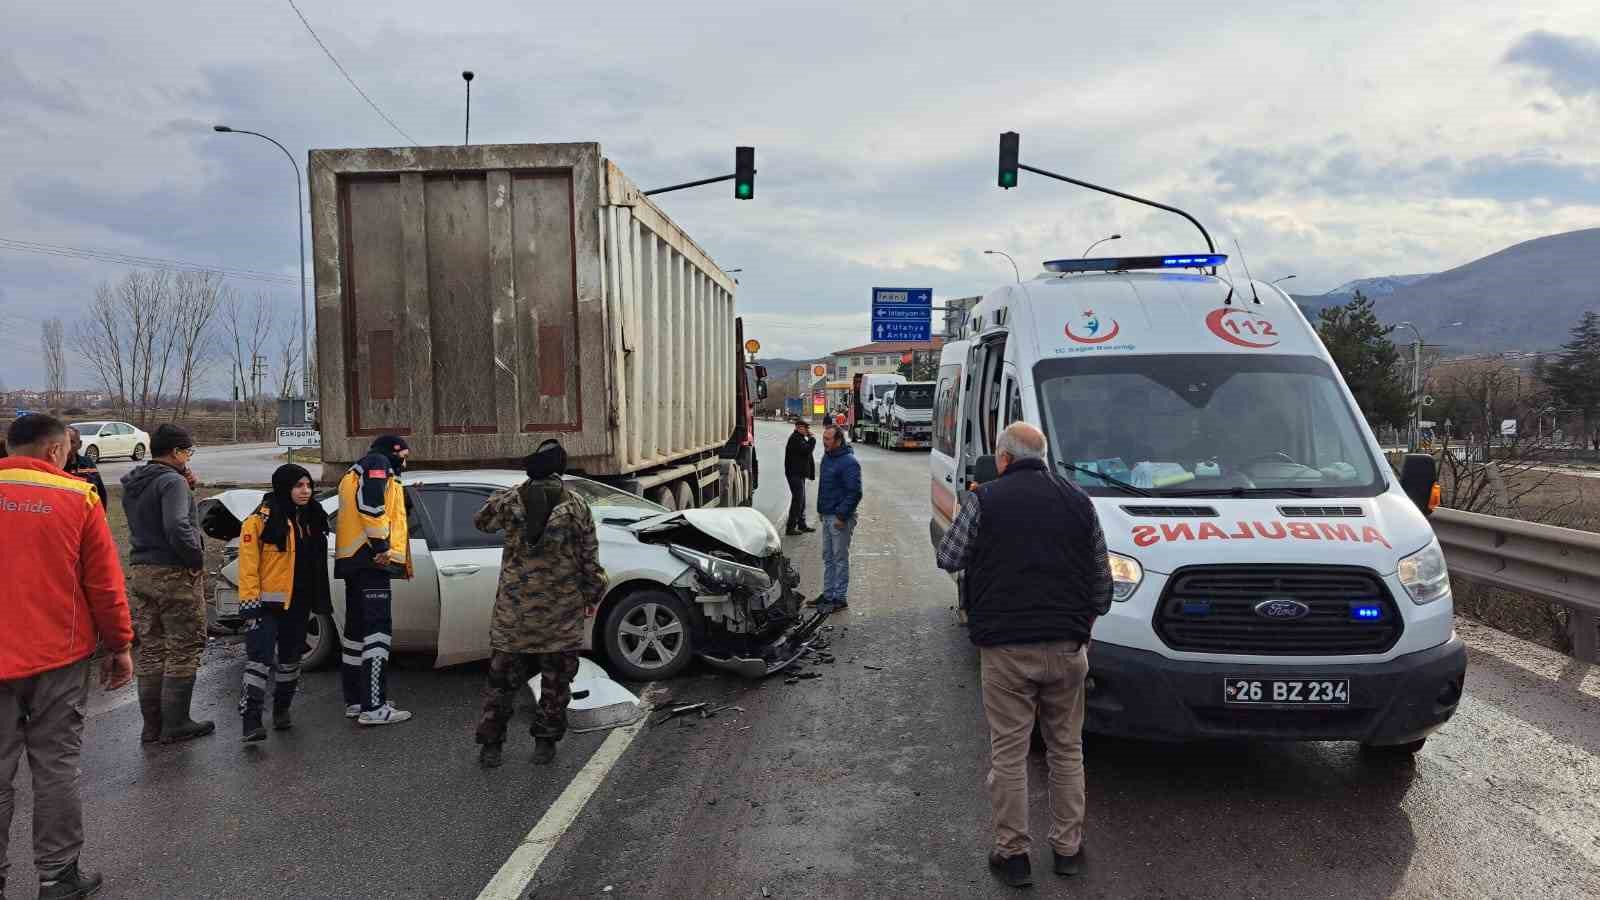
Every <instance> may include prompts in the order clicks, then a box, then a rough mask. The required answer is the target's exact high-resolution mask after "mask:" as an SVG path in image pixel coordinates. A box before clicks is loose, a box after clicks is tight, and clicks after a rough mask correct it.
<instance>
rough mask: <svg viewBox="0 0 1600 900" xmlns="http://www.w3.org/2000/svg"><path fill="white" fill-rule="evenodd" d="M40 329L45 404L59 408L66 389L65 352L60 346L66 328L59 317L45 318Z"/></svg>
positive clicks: (52, 407)
mask: <svg viewBox="0 0 1600 900" xmlns="http://www.w3.org/2000/svg"><path fill="white" fill-rule="evenodd" d="M40 330H41V331H42V332H43V334H42V335H41V338H40V343H41V344H42V345H43V347H44V373H45V385H46V387H45V396H46V400H45V405H46V406H48V407H49V408H51V409H59V408H60V407H61V405H62V395H63V394H65V393H66V390H67V353H66V349H65V348H64V347H63V346H62V342H63V339H64V338H65V332H66V329H65V328H64V327H63V326H62V324H61V320H60V319H46V320H44V322H43V323H41V324H40Z"/></svg>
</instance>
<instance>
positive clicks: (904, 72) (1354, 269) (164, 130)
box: [0, 0, 1600, 391]
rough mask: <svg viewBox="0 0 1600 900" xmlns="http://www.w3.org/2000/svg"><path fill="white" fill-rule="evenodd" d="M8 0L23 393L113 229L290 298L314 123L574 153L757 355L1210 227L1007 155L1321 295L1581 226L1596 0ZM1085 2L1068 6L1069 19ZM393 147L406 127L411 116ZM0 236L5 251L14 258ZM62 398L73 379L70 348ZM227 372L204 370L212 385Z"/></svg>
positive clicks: (9, 218)
mask: <svg viewBox="0 0 1600 900" xmlns="http://www.w3.org/2000/svg"><path fill="white" fill-rule="evenodd" d="M296 2H297V3H298V4H299V7H300V10H301V11H302V12H303V13H304V14H305V17H306V19H307V20H309V22H310V23H311V25H312V27H314V28H315V29H316V32H317V34H318V35H319V36H320V37H321V39H322V41H323V42H324V43H325V44H326V45H327V47H328V49H329V50H330V51H331V52H332V54H333V55H334V56H336V57H337V58H338V60H339V61H340V62H341V63H342V64H343V65H344V67H345V69H347V70H348V71H349V73H350V74H351V75H352V76H353V77H354V79H355V80H356V82H357V83H358V84H359V85H360V86H361V87H362V89H364V90H365V91H366V93H367V94H368V95H369V96H370V97H371V98H372V99H373V101H375V102H376V104H377V105H378V106H379V107H381V109H382V110H383V112H384V113H386V114H387V115H388V116H389V117H390V118H391V119H393V121H394V123H395V125H396V126H398V130H397V129H396V128H395V127H391V125H390V124H389V123H387V122H385V120H384V119H383V118H382V117H380V115H379V114H378V113H377V112H375V111H374V110H373V108H372V107H371V106H369V105H368V104H367V103H366V101H364V100H363V99H362V98H361V96H360V95H359V94H357V92H356V91H355V90H354V89H352V88H351V86H350V85H349V84H348V83H347V82H346V81H345V80H344V78H343V77H342V76H341V75H340V73H339V71H338V69H336V68H335V66H334V64H333V63H332V62H330V61H329V59H328V57H327V56H325V55H324V53H323V51H322V49H321V48H319V47H318V45H317V43H316V42H315V41H314V40H313V39H312V36H311V35H310V34H309V33H308V32H307V30H306V28H305V26H303V25H302V24H301V21H300V19H299V18H297V16H296V14H295V10H294V9H293V8H291V6H290V3H289V2H288V0H256V2H251V3H227V2H224V3H207V4H198V3H192V2H171V0H142V2H139V3H127V2H120V0H119V2H113V0H96V2H93V3H63V4H20V5H14V6H13V7H12V8H11V9H9V10H8V12H7V23H6V25H7V27H6V29H5V32H4V33H3V34H0V148H3V149H0V162H3V165H0V381H4V382H5V383H6V384H7V385H9V386H11V387H17V386H23V385H38V384H40V383H41V382H42V367H41V366H40V365H38V364H37V361H36V356H37V347H38V344H39V341H38V333H39V323H40V321H41V320H42V319H44V318H46V317H47V316H51V315H57V316H61V317H62V318H64V319H66V320H67V321H68V322H69V323H70V322H71V321H72V320H74V319H76V318H78V317H80V316H81V315H82V313H83V311H84V308H85V306H86V304H87V301H88V299H89V298H90V297H91V296H92V294H93V290H94V287H95V285H96V284H97V283H99V282H101V281H104V280H107V279H114V278H117V277H119V276H120V275H121V274H122V272H124V271H125V269H123V268H122V267H119V266H117V265H114V264H110V263H105V262H95V261H85V260H79V259H72V258H64V257H60V256H53V255H47V254H39V253H27V252H17V251H16V250H13V249H7V248H6V245H5V244H4V243H3V241H4V240H6V239H9V240H11V241H17V240H23V241H33V242H40V243H46V244H50V245H53V246H62V247H73V248H88V249H92V250H97V251H99V250H109V251H115V252H119V253H124V254H135V255H140V256H147V257H158V258H162V259H172V260H182V261H186V262H191V263H199V264H203V265H207V266H216V267H221V268H225V269H230V270H251V271H257V272H268V273H276V274H278V275H280V276H288V277H287V278H282V279H280V280H278V281H258V280H249V279H235V280H234V281H233V282H232V283H233V285H234V286H235V288H236V289H238V290H240V291H241V292H244V293H246V294H253V293H254V292H256V291H265V292H267V294H268V296H269V298H270V302H272V303H274V304H276V305H278V306H279V307H281V309H282V311H283V314H284V315H285V316H286V317H292V315H293V314H294V311H295V310H297V309H298V294H297V293H296V292H295V288H294V287H293V276H294V275H296V274H297V261H296V259H295V253H296V243H295V232H294V227H293V226H294V202H293V197H292V187H291V178H292V175H291V173H290V170H289V167H288V164H287V161H286V160H285V159H284V158H283V157H282V155H281V154H279V152H278V151H277V150H276V149H274V148H273V147H272V146H270V145H268V144H266V143H264V142H261V141H258V140H256V139H254V138H249V137H242V136H222V135H216V134H213V133H212V132H211V130H210V126H211V124H213V123H216V122H222V123H226V124H229V125H232V126H235V127H238V128H250V129H253V130H256V131H261V132H264V133H267V134H270V135H272V136H274V137H276V138H277V139H278V140H279V141H281V142H282V143H283V144H284V145H286V146H287V147H288V148H289V149H290V150H291V151H292V152H294V153H295V155H296V156H297V157H299V158H300V159H301V160H302V161H303V160H304V153H305V151H306V149H308V148H311V147H350V146H393V145H397V144H409V143H411V142H412V141H413V140H414V141H415V142H417V143H421V144H424V145H429V144H445V143H452V142H455V141H458V140H460V138H461V127H462V82H461V78H460V75H459V73H460V71H461V70H462V69H463V68H471V69H473V70H475V71H476V72H477V75H478V77H477V80H476V81H475V82H474V83H473V108H472V139H473V142H474V143H480V142H482V143H488V142H527V141H565V140H598V141H599V142H600V143H601V146H602V148H603V150H604V151H605V153H606V155H608V156H609V157H610V158H612V159H613V160H615V161H616V162H617V163H618V164H619V165H620V166H622V168H623V169H624V170H625V171H626V172H628V173H629V174H630V175H631V176H632V177H633V179H634V180H635V181H636V182H637V183H639V184H641V185H645V186H649V185H654V184H663V183H670V182H673V181H679V180H686V179H689V178H694V177H700V176H704V175H708V174H716V173H720V172H723V171H727V170H729V169H731V157H732V148H733V146H734V145H735V144H753V145H755V146H756V147H757V163H758V166H759V168H760V175H759V176H758V179H757V197H756V199H755V200H754V201H752V202H736V201H733V200H732V199H730V198H729V196H728V193H729V192H728V191H727V190H726V189H725V187H726V186H724V185H718V186H715V187H712V188H706V189H701V190H699V191H687V192H683V193H678V194H673V195H669V196H666V197H663V198H660V199H661V200H662V201H663V202H662V205H663V206H664V207H665V208H666V209H667V211H668V212H669V213H670V214H671V215H672V216H673V217H674V218H675V219H676V220H677V221H678V222H679V223H680V224H682V225H683V226H684V227H685V228H686V229H687V230H688V231H689V232H690V233H691V234H692V235H693V236H694V237H695V239H696V240H697V241H698V242H699V243H700V244H701V245H702V246H703V247H705V248H706V249H707V250H708V251H709V252H710V253H711V254H712V255H713V256H714V257H715V258H716V259H717V261H718V262H719V263H720V264H722V265H723V266H724V267H740V268H743V269H744V274H743V275H741V276H740V277H741V280H742V284H741V287H740V293H739V307H740V309H741V311H742V312H743V313H744V314H745V315H746V316H748V318H749V321H750V323H751V328H750V330H751V331H752V332H753V333H754V334H755V335H756V336H758V337H760V339H761V340H762V342H763V344H764V345H765V347H764V350H763V355H769V354H770V355H773V356H791V357H802V356H813V355H818V354H822V353H825V352H827V351H830V350H834V349H838V348H840V347H843V346H848V345H851V344H855V343H859V342H863V341H865V340H866V339H867V313H866V310H867V307H868V304H869V295H870V289H871V288H872V286H874V285H894V286H916V287H931V288H933V289H934V290H935V291H936V293H937V294H938V295H939V296H962V295H967V294H975V293H981V292H983V291H984V290H987V289H988V288H990V287H992V286H994V285H995V284H997V283H999V282H1001V281H1003V280H1006V279H1009V278H1010V277H1011V271H1010V266H1009V264H1007V263H1006V262H1005V261H1004V260H1003V259H1000V258H999V257H994V256H984V255H983V253H982V251H983V250H985V249H991V248H992V249H999V250H1005V251H1007V252H1009V253H1011V254H1013V255H1014V256H1015V257H1016V258H1017V260H1018V262H1019V263H1020V264H1022V265H1023V267H1024V272H1025V273H1026V272H1027V271H1028V270H1030V269H1031V270H1036V269H1037V263H1038V262H1039V261H1040V260H1043V259H1048V258H1055V257H1061V256H1075V255H1077V254H1079V253H1081V252H1082V251H1083V249H1084V247H1085V246H1086V245H1087V244H1089V243H1090V242H1091V241H1093V240H1095V239H1097V238H1099V237H1103V236H1105V235H1107V234H1110V233H1112V232H1120V233H1122V234H1123V235H1125V238H1124V239H1123V240H1122V241H1120V242H1117V243H1114V244H1110V245H1106V246H1104V247H1102V249H1103V250H1108V251H1109V250H1113V249H1114V250H1115V251H1116V252H1121V253H1139V252H1150V253H1157V252H1171V251H1192V250H1196V249H1201V247H1200V239H1199V235H1198V234H1197V233H1196V232H1194V231H1193V229H1192V228H1190V227H1189V226H1188V225H1186V224H1185V223H1184V222H1182V221H1181V220H1179V219H1176V218H1175V217H1172V216H1168V215H1166V214H1163V213H1159V212H1154V211H1149V210H1146V209H1145V208H1143V207H1139V206H1135V205H1132V204H1127V203H1124V202H1121V201H1116V200H1113V199H1111V198H1106V197H1102V196H1099V195H1095V194H1091V193H1087V192H1084V191H1081V190H1079V189H1076V188H1072V187H1070V186H1067V185H1063V184H1060V183H1056V182H1050V181H1047V180H1045V179H1043V178H1040V177H1038V176H1033V175H1029V174H1028V173H1023V175H1022V183H1021V186H1020V187H1019V189H1017V190H1013V191H1009V192H1006V191H1001V190H999V189H998V188H997V187H996V186H995V155H996V143H997V135H998V133H999V132H1001V131H1005V130H1016V131H1019V132H1021V133H1022V159H1023V161H1024V162H1026V163H1030V164H1032V165H1035V166H1039V167H1041V168H1046V169H1052V170H1055V171H1059V172H1063V173H1067V174H1071V175H1074V176H1076V177H1079V178H1082V179H1085V180H1088V181H1094V182H1098V183H1101V184H1107V185H1111V186H1115V187H1119V188H1121V189H1123V190H1127V191H1130V192H1133V193H1137V194H1141V195H1144V196H1147V197H1151V198H1154V199H1159V200H1163V201H1165V202H1169V203H1173V204H1176V205H1178V206H1182V207H1184V208H1187V209H1189V210H1190V211H1191V212H1193V213H1194V214H1196V215H1197V216H1199V217H1200V219H1201V220H1202V221H1204V222H1206V223H1207V225H1208V227H1210V229H1211V230H1212V232H1213V234H1215V235H1217V236H1218V237H1219V243H1221V244H1222V245H1223V246H1222V247H1220V248H1219V249H1222V250H1224V251H1227V252H1234V248H1233V244H1234V241H1235V240H1237V241H1239V242H1240V243H1241V244H1242V245H1243V247H1244V250H1245V252H1246V254H1247V258H1248V261H1249V264H1250V267H1251V269H1252V271H1253V273H1254V274H1255V275H1256V276H1257V277H1263V278H1275V277H1278V276H1281V275H1284V274H1289V273H1297V274H1298V276H1299V277H1298V280H1297V281H1296V282H1295V285H1294V286H1295V287H1296V289H1297V291H1298V292H1301V293H1314V292H1317V291H1321V290H1325V289H1327V288H1331V287H1334V286H1336V285H1338V284H1339V283H1341V282H1343V281H1345V280H1348V279H1350V278H1355V277H1362V276H1369V275H1380V274H1394V273H1402V272H1406V273H1409V272H1427V271H1436V270H1440V269H1444V268H1449V267H1452V266H1455V265H1459V264H1461V263H1464V262H1467V261H1469V260H1472V259H1475V258H1477V257H1479V256H1482V255H1484V254H1487V253H1490V252H1493V251H1495V250H1498V249H1500V248H1502V247H1505V246H1507V245H1509V244H1512V243H1516V242H1518V241H1523V240H1527V239H1530V238H1534V237H1538V236H1540V235H1544V234H1550V233H1554V232H1560V231H1567V230H1572V229H1576V228H1583V227H1593V226H1594V225H1596V224H1597V223H1600V142H1597V139H1596V137H1595V135H1597V134H1600V127H1597V126H1600V42H1597V41H1596V39H1595V38H1596V36H1597V35H1600V5H1597V4H1596V3H1594V2H1593V0H1529V2H1525V3H1515V4H1477V3H1466V4H1464V3H1461V2H1460V0H1408V2H1406V3H1392V2H1370V3H1369V2H1361V3H1339V4H1330V3H1327V2H1326V0H1314V2H1303V0H1234V2H1231V3H1228V4H1222V5H1217V6H1215V7H1213V8H1210V9H1208V8H1207V7H1205V6H1203V5H1202V6H1198V7H1197V6H1196V5H1195V4H1193V3H1178V2H1168V0H1161V2H1155V0H1123V2H1121V3H1111V4H1094V9H1088V8H1087V7H1088V6H1089V5H1088V4H1066V3H1056V4H1038V5H1035V6H1033V8H1032V9H1029V8H1028V7H1029V5H1027V4H1021V5H1019V4H1010V5H1006V4H995V3H992V2H991V3H970V4H968V3H962V2H954V0H951V2H928V3H902V2H891V0H882V2H870V3H862V2H859V0H852V2H848V3H834V2H831V0H806V2H791V3H764V2H760V0H748V2H742V3H696V2H690V3H658V2H635V0H611V2H608V3H605V4H579V3H561V4H549V3H540V2H527V0H523V2H506V3H499V2H462V3H453V4H440V3H437V2H434V3H420V2H409V0H389V2H385V3H382V4H370V3H362V4H358V3H346V2H321V0H296ZM1076 7H1084V9H1083V10H1082V11H1072V10H1073V9H1074V8H1076ZM401 131H403V132H404V134H405V135H409V136H410V137H409V138H407V137H405V136H402V134H401V133H400V132H401ZM13 246H14V245H13ZM71 380H72V382H73V383H74V385H78V384H81V385H82V386H89V384H88V381H89V376H88V373H87V370H86V368H85V367H83V366H77V367H75V369H74V376H73V378H72V379H71ZM223 390H224V391H225V384H224V386H223Z"/></svg>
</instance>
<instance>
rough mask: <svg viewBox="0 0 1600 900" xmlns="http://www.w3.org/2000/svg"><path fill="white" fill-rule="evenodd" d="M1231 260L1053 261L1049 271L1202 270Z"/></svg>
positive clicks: (1181, 256)
mask: <svg viewBox="0 0 1600 900" xmlns="http://www.w3.org/2000/svg"><path fill="white" fill-rule="evenodd" d="M1227 261H1228V255H1227V254H1226V253H1169V254H1167V255H1166V256H1104V257H1098V258H1096V259H1052V260H1048V261H1046V262H1045V264H1044V269H1045V271H1046V272H1055V273H1057V274H1061V275H1065V274H1067V273H1070V272H1124V271H1127V270H1129V269H1202V268H1211V267H1213V266H1220V265H1222V264H1223V263H1225V262H1227Z"/></svg>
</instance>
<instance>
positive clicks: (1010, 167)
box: [1000, 131, 1022, 191]
mask: <svg viewBox="0 0 1600 900" xmlns="http://www.w3.org/2000/svg"><path fill="white" fill-rule="evenodd" d="M1021 140H1022V136H1021V135H1019V134H1017V133H1016V132H1015V131H1007V132H1004V133H1003V134H1001V135H1000V186H1001V187H1003V188H1005V189H1006V190H1008V191H1009V190H1011V189H1012V188H1014V187H1016V186H1017V145H1018V143H1019V142H1020V141H1021Z"/></svg>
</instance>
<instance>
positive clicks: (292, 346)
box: [278, 328, 301, 399]
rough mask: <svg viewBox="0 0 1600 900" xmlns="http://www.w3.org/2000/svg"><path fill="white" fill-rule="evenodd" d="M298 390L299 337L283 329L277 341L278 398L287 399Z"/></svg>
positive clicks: (299, 385) (292, 330)
mask: <svg viewBox="0 0 1600 900" xmlns="http://www.w3.org/2000/svg"><path fill="white" fill-rule="evenodd" d="M300 389H301V384H300V335H299V334H297V333H296V332H295V330H294V329H293V328H285V329H283V333H282V335H281V336H280V337H279V340H278V396H279V397H282V398H284V399H288V398H290V397H293V396H295V394H296V393H298V392H299V391H300Z"/></svg>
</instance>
